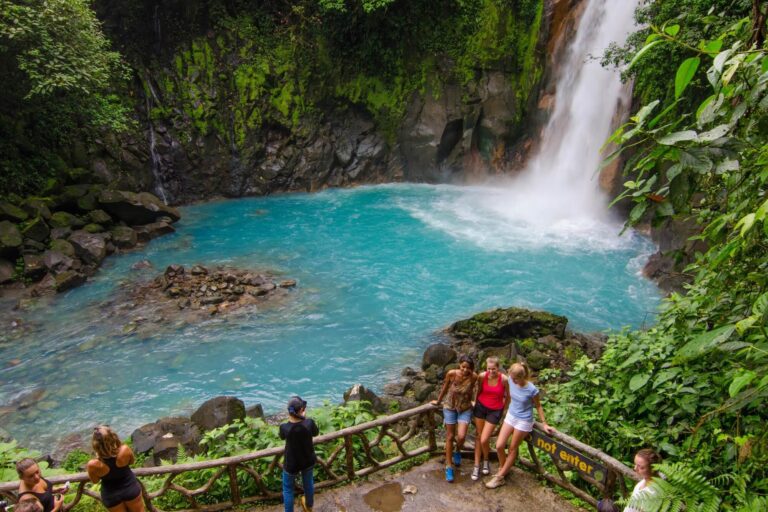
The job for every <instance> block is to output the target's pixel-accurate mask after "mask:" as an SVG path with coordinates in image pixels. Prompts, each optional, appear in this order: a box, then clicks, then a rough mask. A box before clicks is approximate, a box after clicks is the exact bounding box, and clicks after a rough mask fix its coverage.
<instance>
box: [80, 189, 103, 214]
mask: <svg viewBox="0 0 768 512" xmlns="http://www.w3.org/2000/svg"><path fill="white" fill-rule="evenodd" d="M96 197H97V196H96V194H93V193H88V194H86V195H84V196H83V197H81V198H79V199H78V200H77V207H78V208H80V209H81V210H83V211H85V212H90V211H92V210H95V209H96V208H98V207H99V205H98V203H97V201H96Z"/></svg>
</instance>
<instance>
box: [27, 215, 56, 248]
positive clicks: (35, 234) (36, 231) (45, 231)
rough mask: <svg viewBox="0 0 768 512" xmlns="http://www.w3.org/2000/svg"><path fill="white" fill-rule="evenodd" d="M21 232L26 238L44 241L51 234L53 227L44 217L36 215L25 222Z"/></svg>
mask: <svg viewBox="0 0 768 512" xmlns="http://www.w3.org/2000/svg"><path fill="white" fill-rule="evenodd" d="M21 234H22V236H24V238H30V239H32V240H34V241H36V242H43V243H44V242H46V241H47V240H48V237H49V236H50V235H51V229H50V228H49V227H48V224H46V223H45V221H44V220H43V219H42V217H35V218H34V219H32V220H30V221H29V222H26V223H25V224H24V227H23V228H22V229H21Z"/></svg>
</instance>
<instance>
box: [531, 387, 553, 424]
mask: <svg viewBox="0 0 768 512" xmlns="http://www.w3.org/2000/svg"><path fill="white" fill-rule="evenodd" d="M533 404H534V405H535V406H536V412H538V413H539V420H541V423H542V424H543V425H544V431H545V432H546V433H547V434H551V433H552V432H554V431H555V429H553V428H552V427H550V426H549V425H548V424H547V420H545V419H544V408H543V407H542V406H541V400H540V399H539V395H538V393H537V394H536V395H535V396H534V397H533Z"/></svg>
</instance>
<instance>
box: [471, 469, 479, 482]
mask: <svg viewBox="0 0 768 512" xmlns="http://www.w3.org/2000/svg"><path fill="white" fill-rule="evenodd" d="M470 478H472V480H480V466H475V467H474V468H472V476H471V477H470Z"/></svg>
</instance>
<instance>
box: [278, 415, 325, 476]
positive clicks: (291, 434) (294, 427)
mask: <svg viewBox="0 0 768 512" xmlns="http://www.w3.org/2000/svg"><path fill="white" fill-rule="evenodd" d="M319 433H320V431H319V430H318V428H317V425H315V422H314V421H313V420H312V419H310V418H304V419H303V420H302V421H300V422H298V423H291V422H288V423H283V424H282V425H280V439H285V460H284V463H283V468H284V469H285V471H286V472H287V473H290V474H292V475H295V474H296V473H299V472H300V471H304V470H305V469H307V468H311V467H312V466H314V465H315V462H316V461H317V457H316V456H315V449H314V447H313V446H312V436H316V435H317V434H319Z"/></svg>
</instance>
